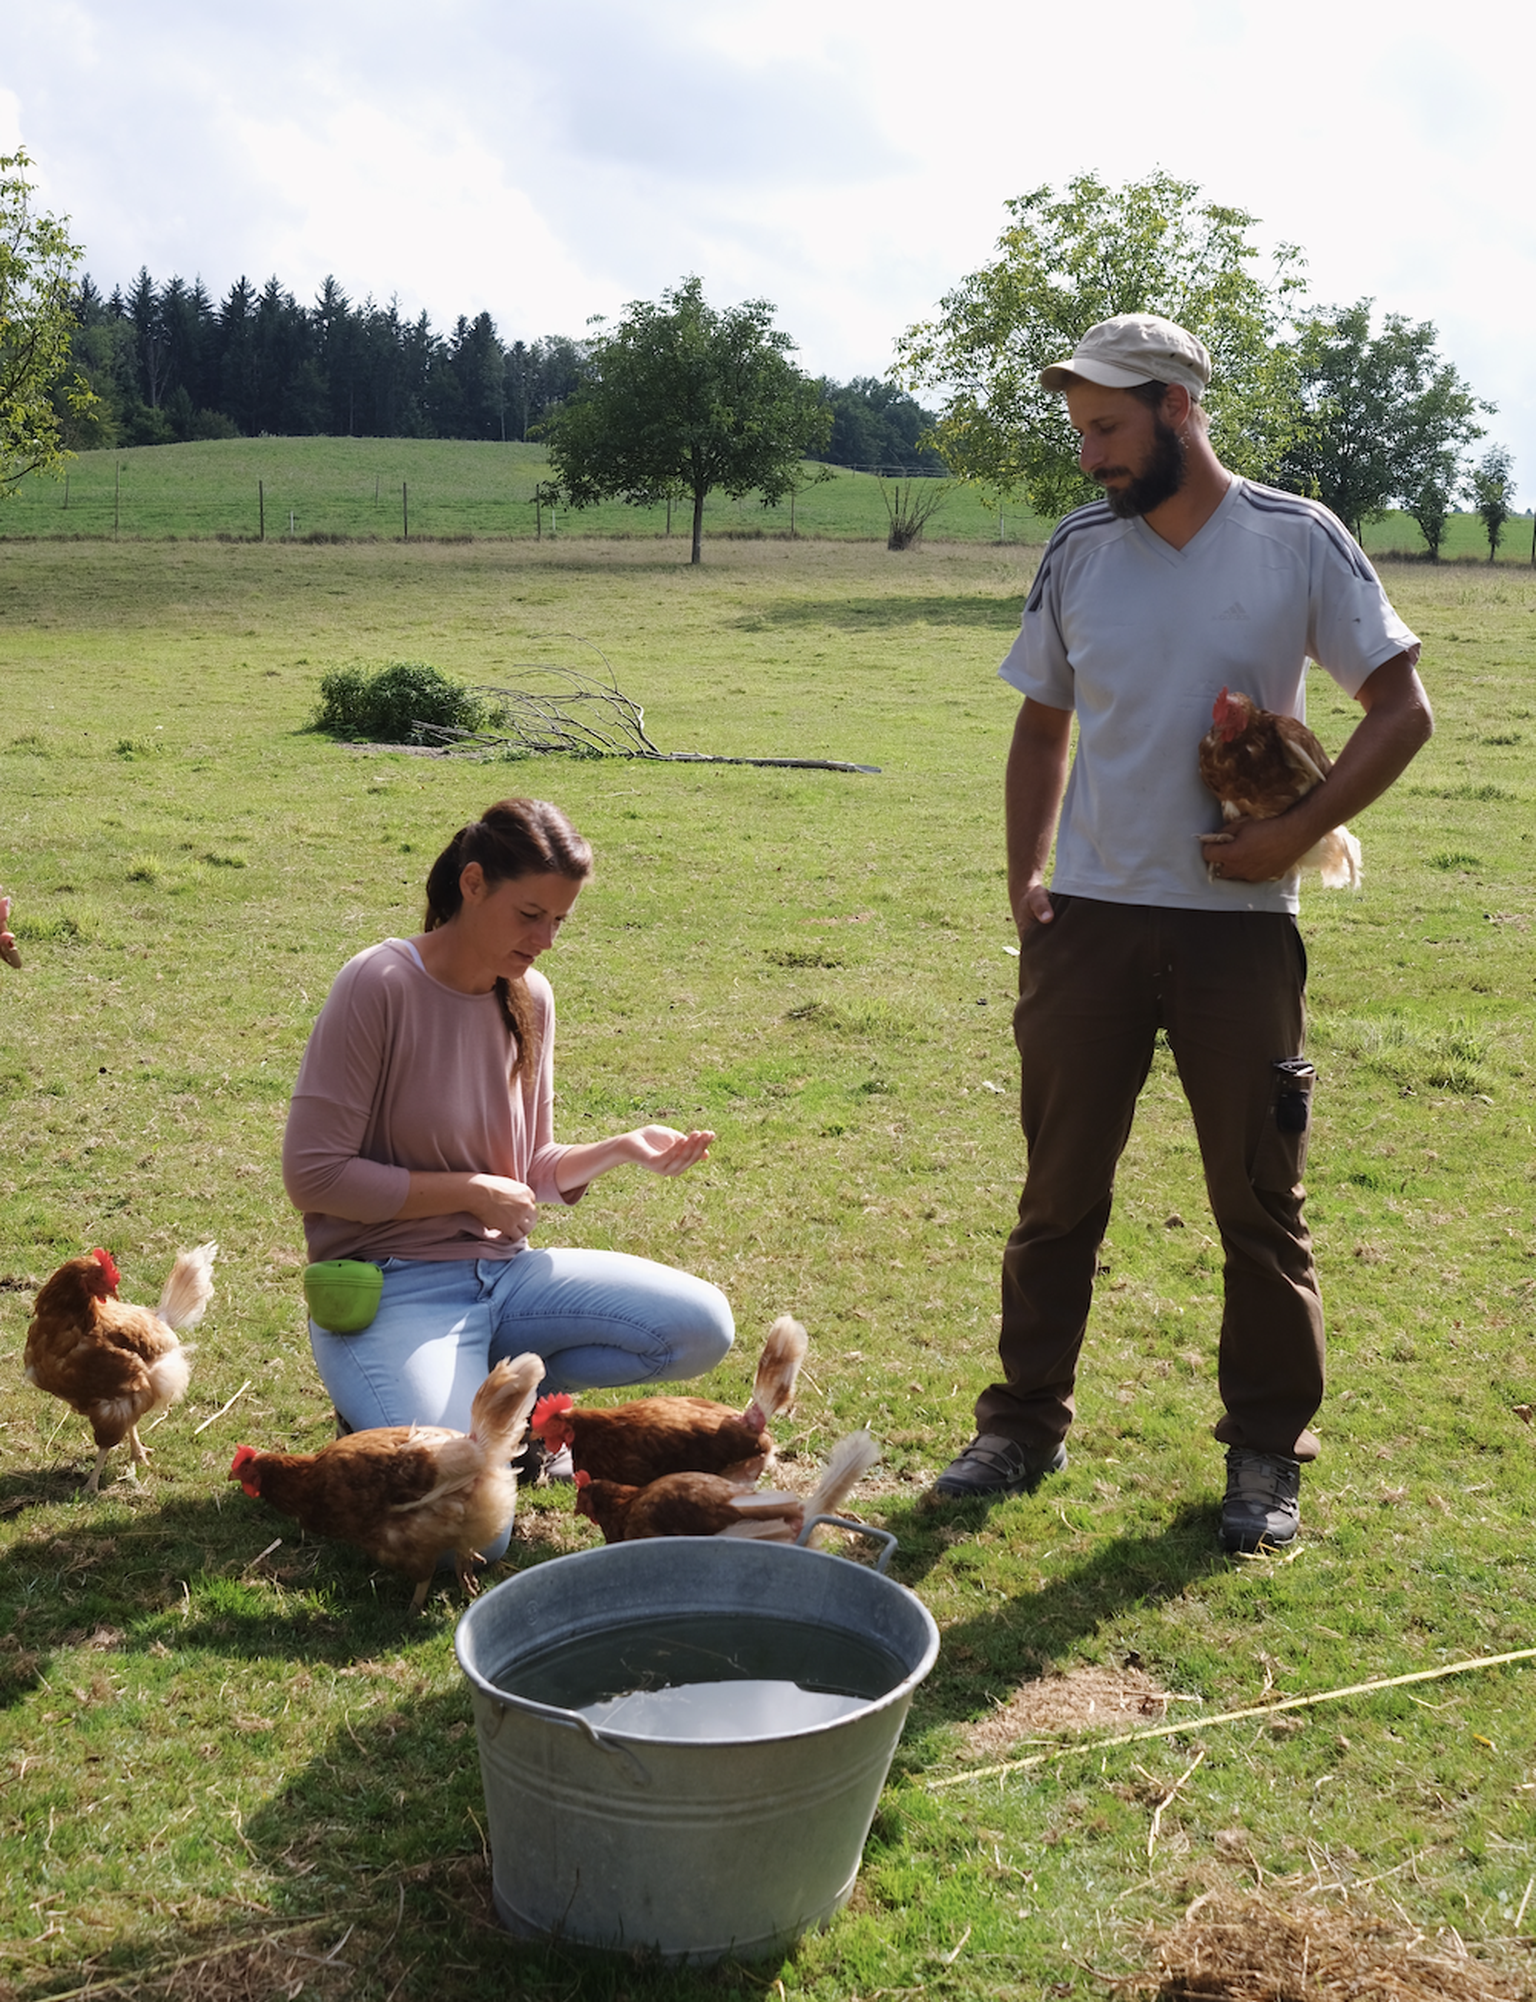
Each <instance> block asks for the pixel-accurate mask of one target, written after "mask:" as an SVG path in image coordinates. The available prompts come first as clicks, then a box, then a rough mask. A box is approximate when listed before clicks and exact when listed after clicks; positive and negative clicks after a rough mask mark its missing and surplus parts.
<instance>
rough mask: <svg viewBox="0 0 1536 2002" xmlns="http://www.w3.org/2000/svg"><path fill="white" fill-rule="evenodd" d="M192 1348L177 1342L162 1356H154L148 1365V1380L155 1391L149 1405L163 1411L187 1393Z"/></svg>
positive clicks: (190, 1372) (179, 1400) (190, 1374)
mask: <svg viewBox="0 0 1536 2002" xmlns="http://www.w3.org/2000/svg"><path fill="white" fill-rule="evenodd" d="M192 1353H193V1352H192V1350H191V1349H189V1348H182V1347H181V1346H180V1344H178V1345H177V1346H176V1347H175V1348H173V1349H167V1350H166V1352H165V1354H164V1355H162V1356H156V1357H155V1359H154V1361H153V1362H152V1363H151V1364H150V1365H149V1381H150V1385H151V1387H152V1388H153V1390H154V1393H155V1401H154V1404H153V1406H152V1407H151V1408H152V1409H153V1410H156V1411H163V1410H165V1408H166V1407H167V1406H168V1405H171V1404H179V1403H180V1402H181V1400H182V1399H183V1398H184V1397H185V1396H186V1394H187V1385H188V1383H189V1382H190V1381H191V1379H192Z"/></svg>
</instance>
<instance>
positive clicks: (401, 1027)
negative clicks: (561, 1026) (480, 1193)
mask: <svg viewBox="0 0 1536 2002" xmlns="http://www.w3.org/2000/svg"><path fill="white" fill-rule="evenodd" d="M527 982H528V997H529V1000H530V1001H531V1002H532V1004H533V1011H534V1017H535V1020H536V1023H537V1027H538V1037H539V1054H538V1062H537V1064H536V1065H535V1066H534V1067H533V1068H532V1069H530V1070H525V1071H523V1072H522V1073H521V1074H520V1075H519V1076H518V1077H517V1078H516V1079H515V1080H511V1079H509V1076H508V1072H509V1070H510V1068H511V1063H512V1056H513V1049H514V1042H513V1037H512V1035H511V1033H510V1032H509V1030H508V1028H507V1025H506V1022H505V1021H504V1019H503V1017H502V1013H501V1005H500V1003H499V1002H498V1000H497V998H496V996H495V994H494V993H491V994H461V993H459V992H458V990H457V989H455V988H452V987H445V986H443V984H442V983H441V982H440V981H437V980H434V979H433V978H432V976H431V974H429V973H428V972H427V971H426V970H425V968H424V967H423V966H422V965H421V963H420V961H419V960H418V958H417V956H416V954H415V952H414V950H413V949H412V947H410V946H409V945H407V944H406V943H405V942H404V941H403V940H402V939H386V940H385V941H384V942H383V944H382V945H375V946H370V947H369V948H368V950H367V951H366V952H360V953H359V954H358V955H357V957H356V958H355V959H351V960H349V961H348V962H347V964H346V965H345V966H344V967H343V968H342V969H341V972H340V973H339V974H338V975H337V976H336V982H335V985H334V986H333V987H332V988H331V991H330V994H329V995H328V996H327V997H326V1002H325V1006H324V1007H323V1008H322V1009H321V1010H320V1014H319V1016H318V1017H317V1019H316V1021H315V1026H314V1028H313V1029H312V1030H311V1032H310V1038H309V1044H308V1047H307V1048H306V1049H305V1052H304V1060H303V1062H302V1063H301V1064H300V1066H299V1076H298V1082H297V1084H296V1085H295V1086H294V1093H293V1103H292V1105H291V1106H290V1107H289V1111H288V1126H287V1130H286V1132H285V1133H284V1136H283V1184H284V1186H285V1187H286V1189H287V1191H288V1195H289V1199H290V1200H291V1201H292V1203H293V1204H294V1206H295V1207H296V1208H297V1209H300V1210H302V1211H303V1213H304V1237H305V1241H306V1243H307V1244H308V1246H309V1255H310V1257H311V1258H312V1259H316V1260H318V1259H326V1258H365V1259H383V1258H419V1259H449V1258H512V1257H515V1256H516V1254H517V1253H518V1252H519V1251H521V1250H522V1248H523V1246H524V1244H525V1243H526V1242H527V1239H526V1238H525V1237H508V1236H505V1235H503V1234H502V1233H501V1232H499V1231H494V1230H491V1229H489V1228H488V1227H487V1226H486V1225H485V1224H483V1223H482V1222H481V1221H480V1220H479V1218H478V1217H475V1216H471V1215H470V1214H469V1213H468V1212H467V1211H464V1212H460V1213H459V1214H457V1215H453V1216H438V1217H410V1218H396V1212H397V1211H398V1210H399V1208H400V1206H401V1204H402V1203H403V1202H404V1201H405V1199H406V1195H407V1193H408V1191H409V1188H410V1178H411V1173H412V1171H413V1170H414V1171H417V1172H420V1173H434V1172H438V1173H441V1172H448V1173H461V1174H462V1173H468V1174H489V1175H505V1176H507V1177H508V1178H509V1179H511V1180H512V1181H517V1182H526V1183H527V1185H528V1187H529V1188H531V1189H532V1191H533V1193H534V1195H535V1196H536V1197H537V1199H538V1200H539V1201H540V1202H560V1201H565V1202H574V1201H575V1200H576V1199H577V1197H578V1196H579V1195H580V1194H581V1193H582V1192H581V1190H579V1189H573V1190H571V1191H570V1192H569V1193H564V1192H562V1191H561V1189H560V1186H559V1184H558V1183H557V1181H556V1179H555V1174H556V1170H557V1168H558V1166H559V1163H560V1160H561V1157H562V1156H563V1155H564V1154H565V1153H566V1151H567V1150H566V1149H565V1148H564V1147H561V1146H559V1145H557V1143H556V1141H555V1139H554V1133H553V1126H552V1107H553V1102H554V1078H555V1000H554V995H553V994H552V993H551V991H550V986H549V982H548V981H547V980H546V979H545V978H544V976H543V974H542V973H538V972H536V971H530V972H529V974H528V975H527Z"/></svg>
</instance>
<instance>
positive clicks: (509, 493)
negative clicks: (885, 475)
mask: <svg viewBox="0 0 1536 2002" xmlns="http://www.w3.org/2000/svg"><path fill="white" fill-rule="evenodd" d="M548 472H549V468H548V461H547V457H546V454H545V452H544V448H543V447H542V446H541V445H520V444H476V443H473V442H466V441H464V440H458V439H422V438H230V439H219V440H214V441H210V442H207V443H204V444H195V445H148V446H138V447H135V448H133V449H131V450H126V451H120V452H82V453H81V454H79V456H78V457H76V458H75V459H74V460H73V461H72V462H71V463H70V465H69V468H68V478H67V480H66V479H65V477H64V476H62V475H60V476H59V477H57V478H54V477H48V478H43V477H40V476H34V477H32V478H30V479H28V480H25V481H23V482H22V484H21V486H20V487H19V488H18V490H17V492H16V494H15V496H14V498H13V499H12V500H10V501H8V502H7V503H6V505H5V507H4V508H3V509H0V541H5V540H11V539H20V538H23V537H49V538H53V537H63V538H75V537H82V536H84V537H106V536H111V537H114V538H116V539H119V540H120V539H124V538H128V539H137V538H147V539H151V540H156V539H160V538H163V537H179V538H183V539H184V538H188V537H193V538H197V537H209V538H233V539H237V540H256V539H258V538H263V537H264V539H265V540H266V541H268V542H278V541H284V540H287V541H300V542H303V541H329V540H336V539H345V540H349V541H375V540H377V541H386V542H387V541H396V540H408V539H411V538H415V539H417V540H432V539H450V540H457V539H462V538H464V537H472V538H475V539H481V538H485V537H492V538H497V539H499V538H502V537H508V536H511V537H524V536H529V537H534V538H539V537H541V536H542V537H553V538H556V539H558V538H559V537H561V536H567V537H569V536H579V537H582V538H586V539H590V538H593V537H596V538H599V539H602V540H610V539H612V538H615V537H630V536H637V537H641V538H644V539H647V540H648V539H650V538H653V537H661V538H662V539H663V540H665V539H666V537H667V535H668V532H669V531H668V519H667V510H666V509H665V507H653V508H634V507H626V506H625V505H624V504H623V503H622V502H619V501H613V502H607V503H604V504H603V505H601V506H598V507H591V508H586V509H583V510H582V511H580V512H579V513H578V512H573V511H571V510H570V509H567V508H559V509H557V510H555V512H554V513H553V515H552V514H551V512H550V510H549V509H548V508H547V507H543V506H537V507H536V506H535V502H534V490H535V488H536V487H537V486H538V485H539V483H540V482H541V481H543V480H545V479H547V478H548ZM805 477H806V480H807V484H806V486H805V487H804V489H803V490H802V491H801V492H800V493H798V494H797V495H796V497H795V499H794V501H793V502H792V503H791V502H790V501H789V500H784V501H782V502H780V503H779V504H777V505H776V506H774V507H764V506H763V504H762V502H761V501H760V500H759V499H758V497H757V496H756V495H751V494H749V495H747V496H746V497H745V498H744V499H742V500H739V501H733V500H730V499H728V498H727V497H726V496H725V495H723V494H716V495H714V496H713V497H712V498H711V500H710V502H709V504H708V506H707V507H706V509H705V533H706V535H710V536H714V537H720V536H730V537H732V538H736V537H742V536H747V537H751V536H769V537H781V536H787V535H794V536H797V537H798V536H805V537H813V538H819V539H826V538H831V537H835V538H838V539H842V538H845V537H846V538H849V539H852V540H856V541H869V540H879V541H884V539H885V536H886V533H887V529H888V526H889V519H888V516H887V513H886V508H885V503H884V501H883V500H882V497H881V482H880V481H879V480H878V479H876V478H875V477H874V476H873V475H871V474H869V473H857V472H851V471H849V470H848V469H847V468H846V467H840V466H828V467H816V466H812V465H807V466H806V468H805ZM885 484H886V486H887V488H888V489H889V488H890V487H891V486H892V485H893V483H892V482H889V481H887V482H886V483H885ZM916 485H917V489H918V491H919V492H921V491H922V490H923V488H924V487H925V486H926V482H921V481H919V482H917V483H916ZM688 522H689V511H688V508H687V506H685V505H683V504H681V503H679V504H678V505H677V506H676V507H674V508H673V510H672V521H671V529H670V533H671V535H672V536H673V537H674V538H676V537H679V536H686V535H687V533H688ZM1049 528H1050V524H1049V523H1048V522H1045V521H1042V520H1041V519H1040V518H1039V517H1037V516H1035V515H1033V514H1031V513H1030V512H1029V511H1028V509H1026V508H1025V507H1023V506H1022V505H1019V506H1014V505H1012V504H1010V505H1008V506H1005V507H1003V508H1001V509H999V508H996V507H991V506H988V505H986V504H985V503H984V502H983V501H982V500H981V498H980V496H979V495H978V494H977V493H976V492H975V491H974V489H971V488H969V487H962V486H957V487H954V488H953V489H951V491H950V492H949V493H948V494H947V495H946V496H945V498H944V500H943V502H942V504H941V505H940V507H939V509H938V510H937V512H936V513H935V515H934V517H933V519H932V521H931V523H930V525H929V528H928V536H929V538H930V539H931V540H933V541H944V542H995V543H1002V544H1009V543H1032V542H1038V541H1041V540H1043V539H1044V536H1045V535H1046V534H1047V533H1048V532H1049ZM1365 543H1366V547H1367V549H1369V550H1370V551H1371V553H1372V555H1390V554H1400V555H1407V556H1418V555H1422V554H1423V552H1424V538H1423V536H1422V535H1421V534H1420V533H1419V529H1418V527H1417V525H1416V523H1415V522H1414V521H1413V520H1412V519H1411V518H1410V517H1409V516H1407V515H1405V514H1397V513H1393V514H1389V515H1386V516H1385V517H1384V518H1383V519H1382V520H1380V521H1376V522H1372V523H1371V524H1370V525H1369V527H1368V528H1367V530H1366V536H1365ZM1533 553H1536V543H1533V540H1532V523H1531V521H1530V519H1529V518H1528V517H1524V516H1519V515H1516V516H1514V517H1513V518H1512V519H1511V520H1510V521H1509V523H1508V524H1507V526H1506V528H1505V532H1504V537H1503V540H1502V543H1501V545H1500V549H1499V561H1500V562H1501V563H1509V564H1525V565H1529V564H1530V563H1531V562H1532V560H1533ZM1487 554H1488V543H1487V537H1486V535H1485V534H1484V531H1483V525H1482V523H1481V522H1480V521H1479V520H1478V518H1477V517H1476V515H1455V516H1453V517H1452V518H1451V521H1450V524H1449V526H1448V528H1447V530H1446V537H1445V545H1444V557H1445V559H1446V560H1448V561H1470V560H1473V559H1483V560H1486V558H1487Z"/></svg>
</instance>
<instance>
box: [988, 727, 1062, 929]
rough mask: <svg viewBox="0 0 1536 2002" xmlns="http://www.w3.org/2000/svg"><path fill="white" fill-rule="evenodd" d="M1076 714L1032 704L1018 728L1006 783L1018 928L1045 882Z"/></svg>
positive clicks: (1011, 891) (1012, 905)
mask: <svg viewBox="0 0 1536 2002" xmlns="http://www.w3.org/2000/svg"><path fill="white" fill-rule="evenodd" d="M1071 736H1072V714H1071V711H1070V710H1067V709H1049V708H1047V707H1046V706H1045V705H1044V704H1043V703H1039V702H1033V701H1026V702H1025V704H1024V707H1023V708H1022V709H1021V710H1020V711H1019V717H1018V721H1017V723H1016V724H1015V725H1014V730H1013V742H1012V744H1011V745H1010V747H1009V751H1008V767H1007V773H1006V776H1005V779H1004V784H1003V814H1004V822H1005V826H1006V830H1007V847H1008V906H1009V909H1010V910H1011V911H1012V912H1013V915H1014V921H1015V923H1020V922H1021V919H1022V913H1021V905H1022V904H1023V901H1024V899H1025V898H1026V896H1027V895H1028V893H1029V891H1030V890H1031V889H1032V888H1034V886H1035V885H1036V884H1039V883H1042V882H1043V881H1044V880H1045V866H1046V863H1047V861H1048V860H1049V858H1050V853H1051V842H1052V841H1053V839H1054V838H1055V834H1056V820H1057V816H1058V815H1059V813H1060V812H1061V796H1062V793H1063V792H1064V790H1065V789H1066V783H1067V762H1068V749H1069V746H1070V743H1071Z"/></svg>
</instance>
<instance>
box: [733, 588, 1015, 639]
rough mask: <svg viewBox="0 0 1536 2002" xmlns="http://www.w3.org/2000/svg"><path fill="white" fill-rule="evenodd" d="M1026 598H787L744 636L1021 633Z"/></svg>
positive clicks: (747, 623)
mask: <svg viewBox="0 0 1536 2002" xmlns="http://www.w3.org/2000/svg"><path fill="white" fill-rule="evenodd" d="M1022 610H1023V598H1022V596H1021V595H1020V594H1019V593H1017V592H1015V593H1014V594H1013V595H1011V596H1009V597H1006V598H961V597H955V598H838V599H836V600H833V599H827V598H786V599H783V600H781V602H780V603H778V604H777V605H765V606H764V607H763V608H762V609H761V610H759V611H754V612H751V613H749V614H748V615H747V616H746V617H744V618H741V619H738V620H737V621H736V625H737V628H738V630H739V631H742V632H761V631H763V630H765V629H766V628H767V627H769V626H830V627H833V628H834V629H836V630H839V631H844V632H860V631H863V630H866V629H871V630H872V629H873V628H875V627H877V626H985V627H987V628H989V629H992V630H995V631H997V632H1009V633H1011V632H1016V631H1017V630H1018V625H1019V615H1020V613H1021V611H1022Z"/></svg>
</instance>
